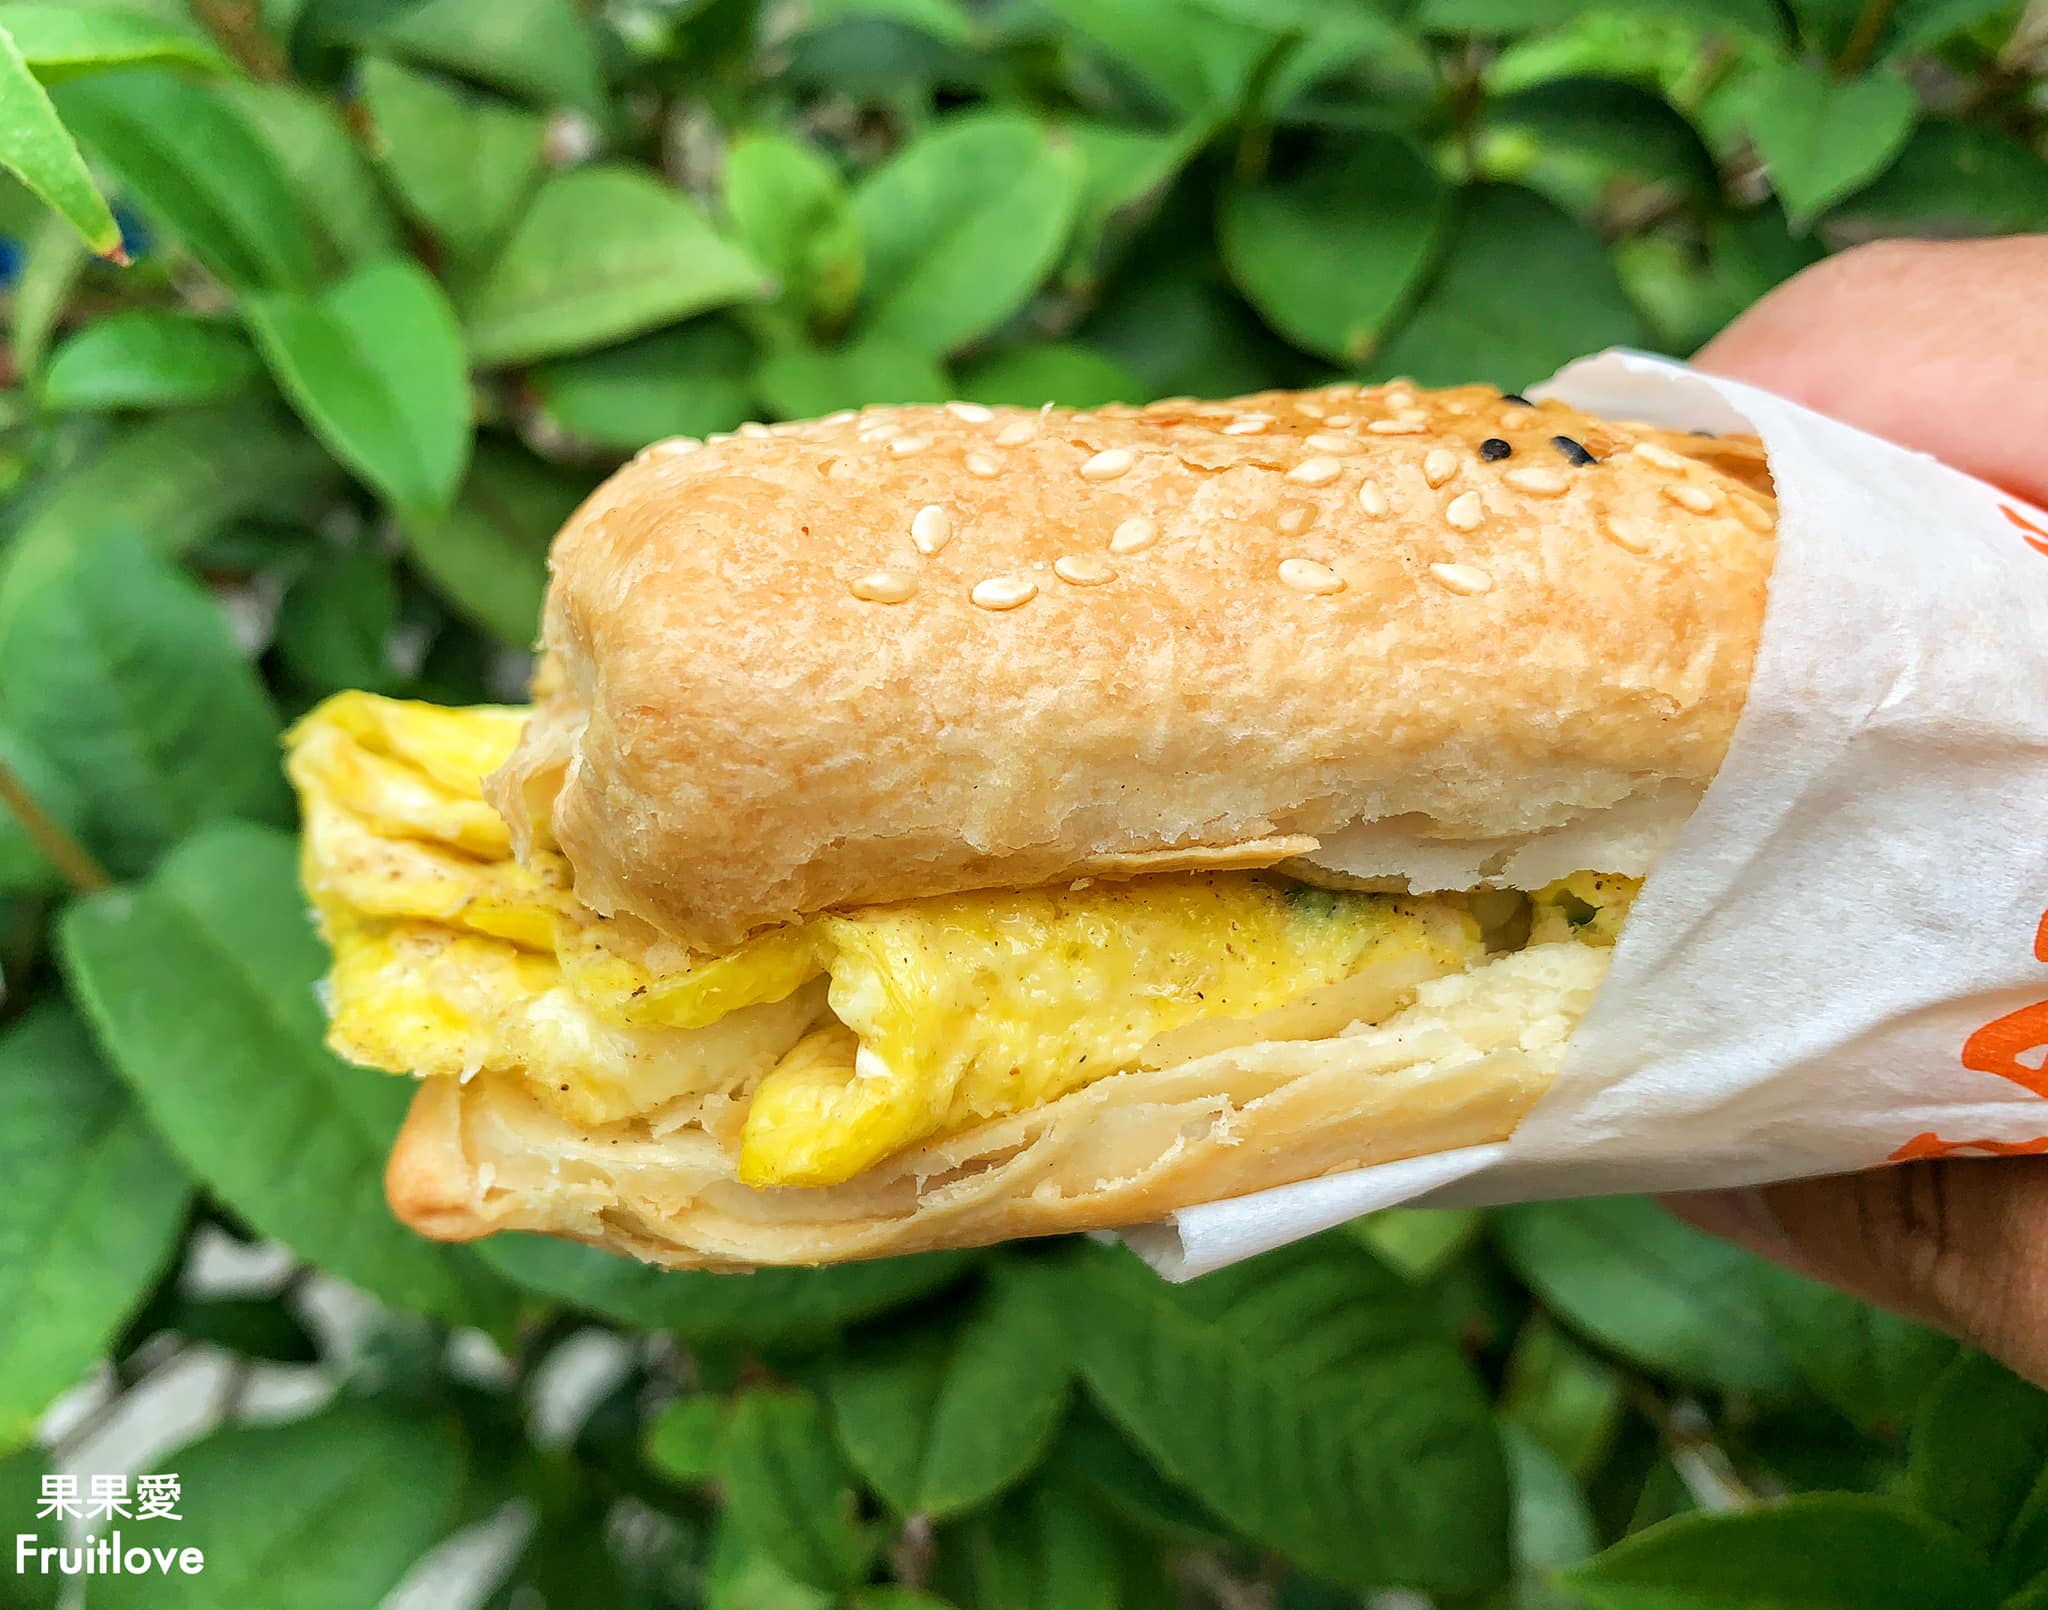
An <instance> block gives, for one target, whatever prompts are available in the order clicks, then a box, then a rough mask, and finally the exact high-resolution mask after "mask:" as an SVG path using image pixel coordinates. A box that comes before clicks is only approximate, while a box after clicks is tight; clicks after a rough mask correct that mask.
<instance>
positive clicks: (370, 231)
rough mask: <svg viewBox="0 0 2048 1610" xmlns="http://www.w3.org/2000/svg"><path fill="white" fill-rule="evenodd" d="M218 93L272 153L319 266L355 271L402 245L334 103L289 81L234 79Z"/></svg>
mask: <svg viewBox="0 0 2048 1610" xmlns="http://www.w3.org/2000/svg"><path fill="white" fill-rule="evenodd" d="M216 93H218V94H219V95H220V97H221V99H222V100H224V101H225V102H226V103H227V104H228V105H229V106H231V107H232V108H233V109H234V110H235V111H237V112H239V113H240V114H241V116H242V120H243V121H244V122H245V123H246V124H247V125H248V126H249V128H250V130H251V132H253V133H254V134H255V135H256V137H257V138H258V139H260V140H261V141H262V142H263V143H264V144H265V145H266V146H268V147H269V148H270V152H271V154H272V155H273V156H274V157H276V159H277V163H278V167H279V169H280V170H281V171H282V172H283V173H284V175H285V177H286V179H287V181H288V182H289V183H290V185H291V187H292V191H293V193H294V194H295V195H296V197H297V198H298V205H299V212H300V215H301V216H302V217H304V218H305V219H306V221H307V225H308V227H309V228H310V229H311V230H312V232H313V234H314V235H315V237H316V238H317V242H318V249H319V251H320V255H321V262H322V267H323V268H325V269H332V270H335V271H339V270H342V269H348V268H355V267H359V266H360V265H362V264H364V263H368V262H373V261H375V260H376V259H377V258H380V257H388V256H390V255H392V254H393V253H396V252H402V251H404V250H405V241H404V239H403V237H402V236H401V235H400V233H399V228H398V220H397V219H396V217H395V216H393V214H392V211H391V207H390V204H389V203H388V202H387V201H386V200H385V199H384V192H383V190H382V189H381V188H380V187H379V186H378V184H377V175H376V172H375V170H374V169H373V168H372V167H371V166H370V162H369V159H368V158H367V157H366V156H364V154H363V148H362V145H361V143H360V142H358V141H357V139H356V138H355V136H354V135H353V134H351V133H350V132H349V129H348V125H347V124H345V123H344V122H343V121H342V118H341V115H340V113H339V112H338V111H337V110H336V108H335V107H334V106H332V105H331V104H330V103H328V102H327V101H324V100H322V99H321V98H320V97H319V96H317V95H312V94H309V93H308V92H306V91H305V90H301V89H295V88H293V87H292V86H291V85H288V84H248V83H231V84H224V85H222V86H221V87H220V88H219V90H218V91H217V92H216Z"/></svg>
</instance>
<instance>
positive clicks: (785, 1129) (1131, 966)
mask: <svg viewBox="0 0 2048 1610" xmlns="http://www.w3.org/2000/svg"><path fill="white" fill-rule="evenodd" d="M525 715H526V712H525V711H523V710H518V709H497V708H483V709H470V710H444V709H439V708H436V707H434V706H430V705H423V704H414V703H407V702H402V701H399V700H393V699H385V698H380V697H378V696H376V695H372V694H365V693H343V694H339V695H337V696H335V697H334V698H332V699H329V700H328V701H327V702H326V703H325V704H323V705H321V706H320V707H319V708H318V709H317V710H315V711H313V712H312V714H310V715H308V716H307V717H306V718H305V719H304V720H303V721H301V722H300V723H299V724H298V726H297V727H296V728H294V729H293V731H292V734H291V737H290V740H289V741H290V747H291V758H290V762H289V766H290V771H291V775H292V780H293V782H294V783H295V784H296V785H297V787H298V790H299V794H300V798H301V802H302V806H303V810H304V816H305V852H304V855H305V864H304V875H305V882H306V888H307V890H308V892H309V893H310V894H311V896H312V898H313V901H314V904H315V906H316V908H317V910H318V913H319V917H320V922H321V927H322V930H323V931H324V933H325V934H326V936H327V939H328V942H329V944H330V945H331V946H332V947H333V950H334V970H333V973H332V976H331V979H330V986H331V987H330V994H331V1005H332V1012H333V1021H332V1025H331V1027H330V1030H329V1043H330V1044H331V1045H332V1046H333V1047H334V1049H335V1050H336V1051H338V1052H339V1053H340V1054H341V1055H343V1056H345V1057H348V1058H349V1059H350V1060H351V1061H355V1062H359V1063H363V1064H365V1065H367V1066H370V1067H376V1068H384V1069H388V1070H390V1071H392V1072H402V1073H415V1074H420V1075H423V1076H425V1075H442V1076H448V1077H454V1078H467V1077H469V1076H471V1075H473V1074H475V1073H477V1072H479V1071H482V1070H485V1069H489V1070H491V1071H493V1072H505V1073H512V1074H516V1075H518V1076H520V1077H522V1078H524V1079H525V1080H526V1081H527V1082H528V1084H529V1085H530V1086H531V1087H532V1089H533V1091H534V1093H535V1095H536V1096H537V1097H538V1098H539V1099H540V1100H542V1101H544V1102H546V1103H547V1104H548V1105H549V1106H551V1107H553V1108H554V1109H555V1110H557V1111H558V1112H560V1113H562V1114H563V1115H564V1116H565V1117H566V1118H568V1119H569V1120H570V1121H572V1122H574V1123H578V1124H582V1125H599V1124H606V1123H615V1122H620V1121H623V1120H627V1119H642V1120H646V1121H649V1122H652V1123H657V1124H658V1123H660V1122H661V1121H662V1116H663V1113H664V1110H665V1109H671V1108H682V1107H687V1108H688V1109H690V1110H691V1111H694V1112H699V1113H700V1116H701V1113H703V1112H714V1111H716V1112H730V1111H737V1112H740V1113H742V1114H743V1116H742V1117H741V1118H740V1119H739V1147H740V1160H739V1172H740V1177H741V1179H742V1180H744V1181H745V1182H746V1183H748V1184H751V1185H756V1186H815V1185H830V1184H836V1183H838V1182H840V1181H843V1180H847V1179H851V1178H852V1177H853V1176H855V1175H856V1174H858V1173H860V1172H861V1171H862V1170H864V1169H866V1168H869V1167H871V1166H872V1165H874V1164H875V1163H877V1162H879V1161H881V1160H883V1159H884V1158H887V1157H889V1156H890V1155H892V1154H893V1153H895V1152H898V1151H900V1150H902V1149H903V1148H904V1147H906V1146H909V1145H911V1144H913V1143H915V1142H917V1141H920V1140H923V1139H926V1138H929V1137H932V1136H938V1135H945V1134H949V1133H952V1132H954V1131H957V1130H960V1129H963V1128H966V1127H967V1126H969V1125H971V1124H973V1123H976V1122H979V1121H982V1120H985V1119H990V1118H996V1117H1001V1116H1004V1115H1006V1114H1010V1113H1016V1112H1022V1111H1025V1110H1027V1109H1029V1108H1031V1107H1035V1106H1038V1105H1040V1104H1042V1103H1044V1102H1046V1101H1049V1100H1051V1099H1053V1098H1054V1097H1056V1096H1059V1095H1063V1094H1065V1093H1066V1092H1068V1091H1070V1090H1074V1089H1078V1088H1079V1087H1081V1086H1083V1085H1086V1084H1090V1083H1092V1082H1094V1081H1095V1080H1097V1079H1101V1078H1104V1077H1107V1076H1109V1075H1112V1074H1116V1073H1121V1072H1125V1071H1128V1070H1130V1069H1134V1068H1140V1067H1148V1066H1163V1065H1166V1064H1168V1063H1172V1062H1178V1061H1183V1060H1186V1059H1187V1058H1189V1057H1193V1056H1200V1055H1204V1054H1207V1053H1208V1052H1211V1051H1216V1050H1222V1049H1225V1048H1227V1047H1229V1046H1231V1045H1236V1044H1247V1043H1252V1042H1256V1041H1260V1040H1269V1039H1302V1038H1319V1037H1323V1036H1327V1035H1331V1034H1335V1033H1337V1032H1339V1031H1341V1030H1342V1029H1343V1028H1344V1027H1346V1026H1347V1025H1349V1024H1351V1023H1354V1022H1374V1021H1378V1020H1379V1019H1381V1018H1384V1017H1386V1016H1388V1015H1390V1014H1391V1013H1392V1012H1394V1011H1396V1010H1398V1009H1399V1007H1400V1006H1402V1005H1404V1004H1405V1003H1406V1002H1407V1000H1408V999H1410V998H1411V997H1412V993H1413V991H1414V988H1415V986H1416V985H1418V984H1419V983H1421V982H1423V981H1424V980H1426V979H1429V978H1433V977H1437V976H1439V975H1441V974H1444V973H1450V972H1456V971H1459V970H1461V969H1463V968H1465V967H1466V966H1468V965H1470V964H1471V963H1472V962H1473V961H1474V960H1475V959H1477V958H1478V957H1480V956H1481V955H1483V954H1484V953H1485V951H1486V949H1487V948H1488V945H1489V942H1491V943H1492V944H1494V945H1495V946H1496V947H1497V946H1498V945H1499V944H1500V943H1502V942H1503V941H1502V940H1501V938H1500V932H1499V930H1497V929H1495V930H1491V931H1482V927H1481V924H1480V922H1479V921H1478V920H1477V919H1476V918H1475V917H1474V915H1473V914H1472V912H1471V910H1470V909H1468V905H1467V902H1466V900H1465V899H1464V897H1462V896H1456V895H1446V896H1429V897H1412V898H1411V897H1406V896H1393V895H1384V894H1366V893H1353V892H1336V891H1330V890H1324V889H1315V888H1309V887H1307V886H1304V885H1297V884H1290V883H1287V882H1285V881H1282V880H1279V879H1275V878H1271V877H1267V876H1263V875H1261V874H1258V873H1248V872H1225V873H1206V874H1175V873H1168V874H1161V875H1157V876H1152V877H1147V878H1142V879H1137V880H1134V881H1131V882H1127V883H1087V882H1083V883H1081V884H1076V885H1073V886H1071V887H1067V886H1062V887H1058V888H1048V889H1021V890H1019V889H1004V890H986V891H980V892H977V893H972V894H962V895H952V896H943V897H938V898H932V899H924V900H913V901H905V902H902V903H900V904H896V905H886V906H872V907H866V908H861V909H855V910H848V911H839V912H828V913H823V914H820V915H818V916H816V917H812V918H810V919H808V920H807V921H804V922H801V923H797V924H792V925H790V926H788V927H784V928H778V929H773V930H770V931H769V932H767V933H764V934H761V935H759V936H757V937H756V938H753V939H750V940H748V941H747V942H746V943H744V944H742V945H740V946H739V947H737V948H736V949H734V950H731V951H728V952H726V953H725V954H723V955H719V956H709V957H707V956H702V955H693V954H691V953H690V952H688V951H686V950H684V949H683V948H682V947H681V946H678V945H676V944H675V943H674V942H673V941H670V940H667V939H664V938H663V937H662V936H661V935H660V934H659V933H658V932H656V931H655V930H654V929H653V928H651V927H649V926H648V925H647V924H645V923H643V922H640V921H638V920H637V919H635V918H632V917H616V918H607V917H601V916H599V915H598V914H596V913H595V912H593V911H590V910H589V909H588V908H586V907H584V906H582V905H581V904H579V903H578V901H577V900H576V898H575V895H574V893H573V891H572V887H571V878H570V873H569V868H568V866H567V864H566V863H565V862H563V861H562V860H561V858H560V857H559V856H555V855H551V854H546V853H543V854H539V855H536V856H534V857H533V858H532V864H531V865H527V866H522V865H521V864H519V863H518V862H517V861H515V860H514V859H513V858H512V852H511V844H510V840H509V838H508V836H507V834H506V830H505V825H504V823H503V822H502V821H501V820H500V819H499V817H498V816H497V813H496V812H494V811H493V810H492V809H491V808H490V807H489V806H488V805H487V804H485V803H484V800H483V797H482V792H481V781H482V778H483V777H484V775H485V774H486V773H488V772H490V771H492V770H494V769H496V767H497V766H499V765H500V764H502V762H503V761H504V760H505V758H506V757H507V756H508V755H509V754H510V753H511V751H512V747H513V745H514V744H515V743H516V742H517V739H518V736H519V731H520V728H521V726H522V725H523V723H524V720H525ZM1634 891H1635V882H1634V880H1632V879H1626V878H1619V877H1612V876H1607V875H1603V874H1595V873H1578V874H1574V875H1573V876H1572V877H1570V878H1565V879H1562V880H1560V881H1559V882H1558V883H1555V884H1552V885H1551V886H1550V887H1549V888H1547V889H1544V890H1539V891H1537V892H1536V893H1535V894H1533V895H1532V896H1530V898H1529V901H1528V903H1527V905H1526V907H1525V908H1520V909H1519V915H1520V917H1521V918H1522V919H1525V920H1526V922H1527V924H1528V942H1529V943H1552V942H1560V941H1577V942H1582V943H1594V944H1611V943H1612V942H1613V939H1614V934H1615V933H1616V932H1617V931H1618V929H1619V925H1620V922H1621V919H1622V916H1623V915H1624V914H1625V912H1626V910H1627V905H1628V901H1629V898H1630V897H1631V896H1632V895H1633V893H1634ZM709 1098H719V1099H716V1100H712V1099H709Z"/></svg>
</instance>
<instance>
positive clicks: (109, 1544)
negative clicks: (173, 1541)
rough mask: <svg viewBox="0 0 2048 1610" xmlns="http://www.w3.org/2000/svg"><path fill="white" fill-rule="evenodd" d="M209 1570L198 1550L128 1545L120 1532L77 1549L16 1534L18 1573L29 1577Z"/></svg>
mask: <svg viewBox="0 0 2048 1610" xmlns="http://www.w3.org/2000/svg"><path fill="white" fill-rule="evenodd" d="M205 1569H206V1555H205V1553H204V1552H203V1551H202V1550H200V1549H196V1548H189V1547H188V1548H156V1547H145V1546H144V1545H143V1544H140V1543H135V1544H130V1545H124V1544H123V1543H122V1541H121V1534H120V1532H119V1530H116V1531H115V1532H114V1534H113V1536H111V1537H93V1538H88V1539H86V1541H85V1542H84V1543H82V1544H80V1545H79V1546H78V1547H76V1548H62V1547H58V1546H55V1545H46V1544H45V1543H44V1542H43V1540H42V1539H41V1538H40V1537H38V1536H37V1535H36V1534H35V1533H34V1532H16V1533H15V1534H14V1572H15V1575H17V1576H27V1575H28V1574H29V1573H30V1572H31V1571H33V1572H35V1573H37V1574H38V1575H41V1576H50V1575H52V1574H53V1573H54V1574H55V1575H57V1576H169V1575H170V1574H171V1572H172V1571H173V1570H177V1571H182V1572H184V1574H185V1575H186V1576H197V1575H199V1573H200V1572H201V1571H203V1570H205Z"/></svg>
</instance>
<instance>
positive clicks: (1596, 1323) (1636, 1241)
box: [1494, 1197, 1795, 1393]
mask: <svg viewBox="0 0 2048 1610" xmlns="http://www.w3.org/2000/svg"><path fill="white" fill-rule="evenodd" d="M1494 1222H1495V1226H1496V1230H1497V1233H1498V1235H1499V1237H1500V1241H1501V1246H1502V1250H1503V1251H1505V1252H1506V1254H1507V1257H1508V1261H1509V1262H1510V1263H1511V1264H1513V1265H1514V1268H1515V1273H1516V1274H1518V1275H1520V1276H1521V1277H1522V1279H1523V1280H1524V1281H1526V1282H1527V1283H1528V1284H1529V1285H1530V1286H1531V1287H1533V1288H1534V1289H1535V1291H1536V1293H1537V1295H1538V1296H1540V1297H1541V1298H1542V1299H1543V1300H1544V1301H1545V1302H1546V1303H1547V1304H1548V1305H1549V1306H1550V1307H1551V1309H1552V1310H1553V1311H1554V1312H1555V1313H1556V1314H1557V1315H1558V1316H1559V1317H1560V1318H1561V1319H1563V1320H1564V1321H1565V1322H1566V1323H1567V1324H1569V1325H1571V1326H1572V1327H1573V1329H1575V1330H1577V1331H1579V1332H1581V1333H1582V1334H1584V1335H1586V1336H1590V1337H1592V1338H1593V1339H1594V1340H1595V1341H1597V1342H1599V1343H1601V1344H1602V1345H1603V1346H1606V1347H1609V1348H1611V1349H1613V1350H1614V1351H1615V1352H1617V1353H1620V1354H1622V1355H1623V1356H1624V1357H1626V1358H1629V1359H1632V1360H1634V1361H1635V1362H1636V1363H1638V1364H1641V1365H1643V1366H1644V1367H1645V1368H1647V1369H1651V1370H1655V1371H1657V1372H1658V1373H1660V1374H1663V1375H1668V1376H1671V1377H1673V1378H1674V1379H1677V1380H1680V1381H1685V1382H1690V1383H1695V1384H1698V1385H1701V1386H1711V1387H1718V1388H1721V1389H1722V1390H1725V1391H1757V1392H1766V1393H1782V1392H1784V1391H1786V1390H1787V1389H1789V1388H1790V1387H1791V1386H1792V1385H1793V1383H1794V1380H1795V1376H1794V1372H1793V1369H1792V1364H1791V1361H1790V1359H1788V1358H1787V1357H1786V1354H1785V1349H1784V1347H1783V1346H1782V1345H1781V1344H1780V1343H1779V1341H1778V1339H1777V1337H1776V1335H1775V1334H1774V1333H1773V1329H1772V1326H1771V1323H1770V1320H1769V1318H1768V1317H1767V1316H1766V1315H1765V1313H1764V1312H1763V1311H1762V1310H1761V1309H1760V1308H1759V1306H1758V1304H1757V1301H1756V1295H1755V1293H1756V1287H1755V1285H1754V1283H1753V1281H1752V1278H1751V1275H1752V1270H1753V1268H1754V1266H1755V1262H1756V1260H1755V1259H1753V1258H1752V1257H1751V1255H1750V1254H1749V1253H1746V1252H1743V1251H1741V1250H1740V1249H1738V1248H1736V1247H1734V1246H1731V1245H1730V1244H1729V1243H1727V1242H1725V1241H1720V1240H1716V1239H1715V1238H1713V1237H1712V1236H1707V1235H1703V1234H1701V1233H1700V1232H1699V1231H1697V1230H1694V1229H1690V1228H1688V1227H1687V1226H1685V1225H1683V1224H1680V1223H1679V1222H1678V1220H1676V1219H1675V1218H1673V1217H1672V1216H1671V1215H1670V1214H1668V1213H1666V1212H1665V1211H1664V1210H1663V1209H1661V1208H1659V1207H1657V1206H1655V1205H1654V1204H1652V1203H1650V1202H1647V1201H1644V1200H1642V1199H1641V1198H1638V1197H1602V1198H1597V1199H1594V1200H1589V1201H1580V1202H1537V1203H1530V1204H1527V1205H1525V1206H1522V1207H1516V1208H1509V1209H1507V1210H1506V1211H1504V1212H1502V1213H1500V1214H1498V1215H1496V1217H1495V1221H1494Z"/></svg>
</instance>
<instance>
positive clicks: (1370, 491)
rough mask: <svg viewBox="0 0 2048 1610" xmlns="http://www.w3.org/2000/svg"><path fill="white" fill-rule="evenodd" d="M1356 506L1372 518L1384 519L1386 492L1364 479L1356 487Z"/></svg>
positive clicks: (1386, 506) (1386, 505)
mask: <svg viewBox="0 0 2048 1610" xmlns="http://www.w3.org/2000/svg"><path fill="white" fill-rule="evenodd" d="M1358 506H1359V508H1361V509H1362V510H1364V511H1365V512H1366V513H1367V514H1369V515H1370V516H1372V518H1373V519H1375V520H1379V519H1384V518H1385V517H1386V513H1387V508H1388V504H1387V494H1386V493H1384V492H1382V491H1381V490H1380V489H1379V488H1378V487H1377V486H1375V485H1374V484H1373V483H1372V482H1370V481H1364V482H1361V483H1360V484H1359V488H1358Z"/></svg>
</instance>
